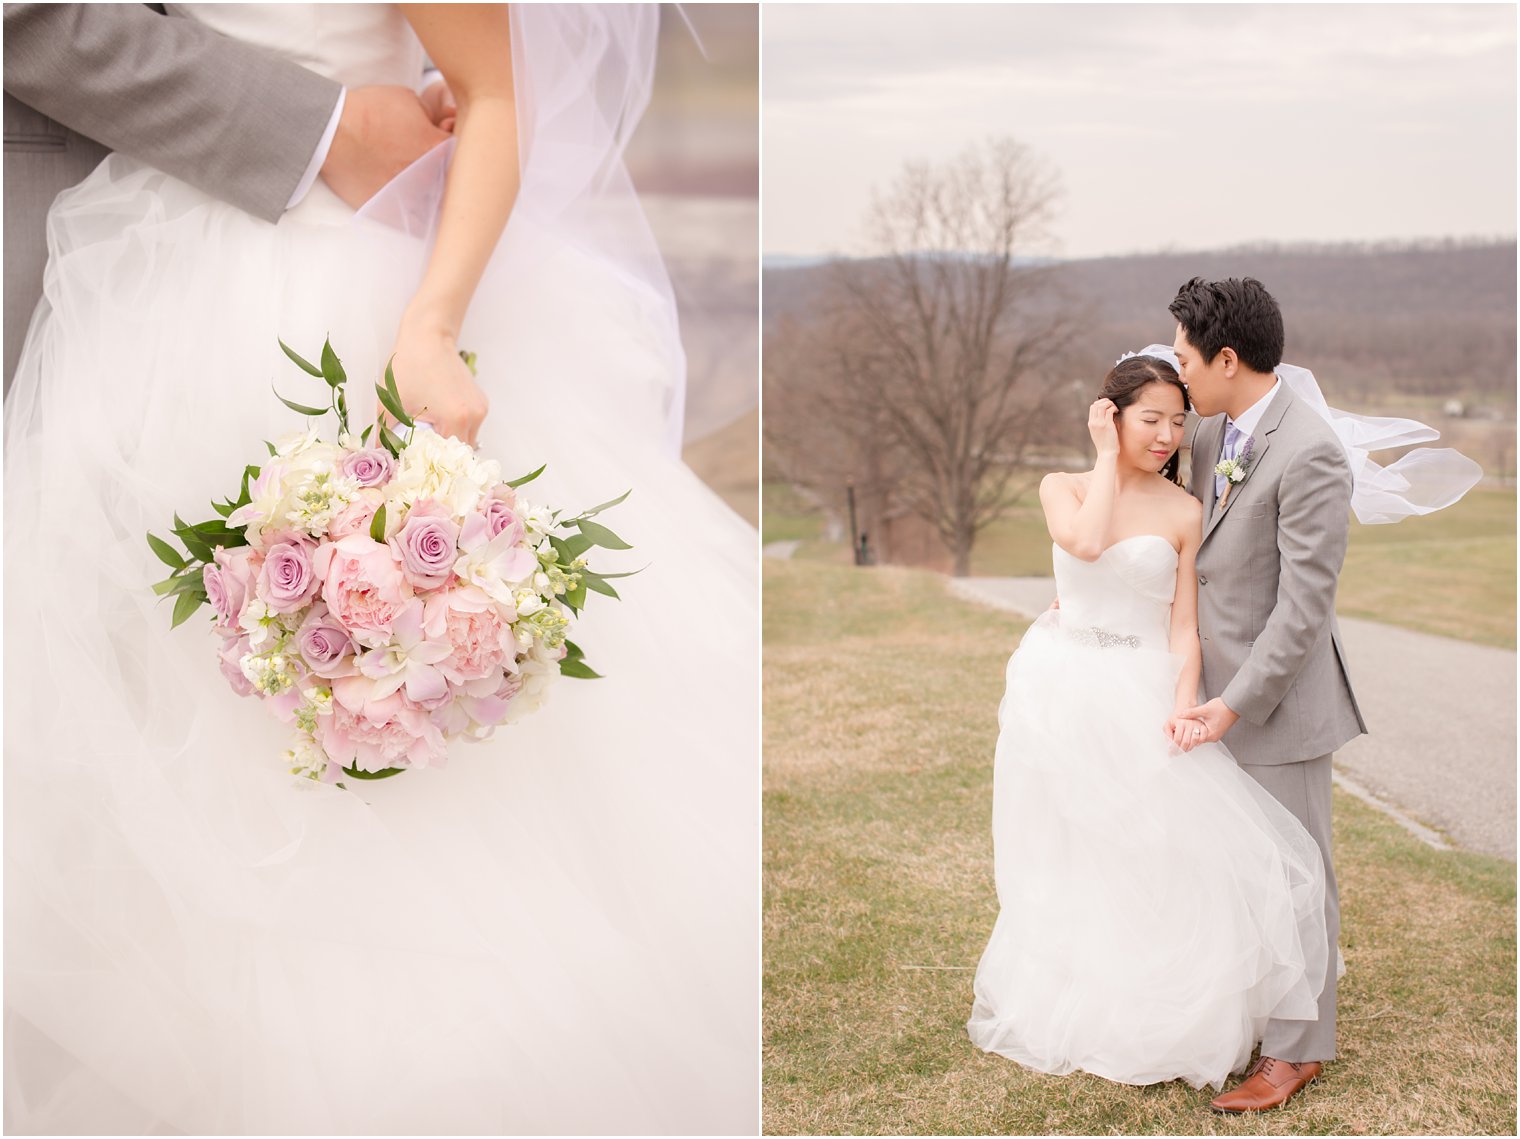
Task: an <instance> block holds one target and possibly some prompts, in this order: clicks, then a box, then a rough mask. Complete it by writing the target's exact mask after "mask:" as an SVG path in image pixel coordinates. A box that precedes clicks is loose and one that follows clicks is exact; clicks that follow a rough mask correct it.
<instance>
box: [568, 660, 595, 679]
mask: <svg viewBox="0 0 1520 1139" xmlns="http://www.w3.org/2000/svg"><path fill="white" fill-rule="evenodd" d="M559 674H560V675H561V676H574V677H576V678H578V679H580V680H600V679H601V678H602V674H601V673H599V672H597V671H596V669H594V668H592V667H591V666H590V665H589V664H587V663H586V662H585V661H583V660H571V659H570V658H569V657H566V658H565V659H564V660H562V661H560V662H559Z"/></svg>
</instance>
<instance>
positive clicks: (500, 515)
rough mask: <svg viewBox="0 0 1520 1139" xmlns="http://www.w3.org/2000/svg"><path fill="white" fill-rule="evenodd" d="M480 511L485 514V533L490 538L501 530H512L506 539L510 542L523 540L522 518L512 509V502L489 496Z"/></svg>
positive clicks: (515, 542)
mask: <svg viewBox="0 0 1520 1139" xmlns="http://www.w3.org/2000/svg"><path fill="white" fill-rule="evenodd" d="M481 513H482V514H484V515H485V516H486V533H487V534H488V535H490V536H491V537H492V538H494V537H496V536H497V535H498V534H500V533H501V532H502V531H503V530H508V529H511V530H512V537H511V538H509V539H507V540H508V541H509V542H511V543H512V544H514V545H515V544H517V543H518V542H521V541H522V540H523V524H522V520H521V519H520V518H518V517H517V514H516V512H515V511H514V510H513V509H512V504H511V503H509V502H507V501H506V500H504V499H501V498H497V497H494V496H493V497H491V498H489V499H487V500H486V501H485V503H484V505H483V506H482V507H481Z"/></svg>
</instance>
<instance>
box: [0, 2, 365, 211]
mask: <svg viewBox="0 0 1520 1139" xmlns="http://www.w3.org/2000/svg"><path fill="white" fill-rule="evenodd" d="M5 89H6V90H7V91H8V92H10V93H11V94H12V95H13V96H15V97H16V98H18V99H20V100H21V101H22V102H24V103H27V104H29V105H31V106H32V107H35V108H36V109H37V110H39V111H41V112H42V113H43V114H45V115H47V116H48V117H49V118H51V119H54V120H56V121H57V122H60V123H62V124H63V125H64V126H66V127H68V128H70V129H71V130H75V131H78V132H79V133H80V134H83V135H86V136H88V137H90V138H93V139H95V140H96V141H97V142H101V143H104V144H105V145H106V146H109V147H110V148H112V149H113V150H120V151H122V152H123V153H125V154H129V155H131V156H132V157H134V158H138V159H141V160H142V161H144V162H147V163H149V164H151V165H153V166H155V167H157V168H158V169H160V170H162V171H164V172H165V173H168V174H172V175H174V176H175V177H177V178H180V179H182V180H184V181H186V182H188V183H190V184H191V185H193V186H195V187H197V188H198V189H201V190H204V191H205V192H206V193H208V194H211V195H213V196H214V197H217V198H220V199H222V200H223V201H226V202H230V203H231V204H233V205H235V206H238V207H239V208H241V209H244V210H247V211H248V212H249V213H251V214H253V215H254V216H256V217H260V218H263V219H265V220H266V221H274V220H275V219H277V218H278V217H279V216H280V214H281V213H283V212H284V210H285V204H286V203H287V202H288V201H289V200H290V195H291V194H292V193H294V192H295V188H296V185H297V183H298V182H300V180H301V176H302V174H304V173H305V172H306V168H307V166H309V165H310V164H311V159H312V155H313V154H314V153H315V152H316V149H317V144H318V143H319V142H320V141H321V139H322V134H323V132H324V131H325V130H326V129H327V124H328V121H329V120H330V119H331V118H332V112H333V108H334V107H335V106H336V105H337V101H338V93H339V91H340V90H341V89H342V88H341V86H340V85H339V84H338V83H336V82H334V81H332V80H330V79H326V78H324V77H322V76H320V75H317V74H316V73H315V72H313V71H308V70H307V69H306V68H304V67H301V66H300V65H299V64H296V63H292V62H291V61H290V60H287V59H282V58H280V57H278V56H276V55H274V54H272V53H270V52H267V51H265V50H263V49H262V48H258V47H254V46H253V45H251V44H245V43H241V42H239V41H237V40H234V39H230V38H228V37H226V36H222V35H219V34H218V33H216V32H214V31H212V30H211V29H210V28H208V27H206V26H205V25H203V24H200V23H198V22H196V21H195V20H189V19H180V18H177V17H173V16H162V15H159V14H158V13H156V12H154V11H152V10H151V9H149V8H148V7H146V6H145V5H142V4H7V5H5Z"/></svg>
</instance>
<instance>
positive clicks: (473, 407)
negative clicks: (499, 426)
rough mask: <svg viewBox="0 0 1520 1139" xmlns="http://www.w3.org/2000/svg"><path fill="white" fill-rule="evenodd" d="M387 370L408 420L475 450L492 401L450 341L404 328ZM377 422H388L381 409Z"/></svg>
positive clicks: (439, 334) (436, 334)
mask: <svg viewBox="0 0 1520 1139" xmlns="http://www.w3.org/2000/svg"><path fill="white" fill-rule="evenodd" d="M391 367H392V369H393V370H394V372H395V376H396V390H397V391H398V392H400V393H401V405H402V407H404V408H405V409H406V413H407V414H408V415H410V416H411V417H412V418H413V419H416V420H419V421H421V422H426V423H428V424H431V425H432V427H433V429H434V430H435V431H437V432H438V434H440V435H452V436H454V438H456V439H460V440H462V441H464V442H466V443H468V444H469V445H470V446H472V447H473V446H475V445H476V443H477V442H478V440H479V434H480V425H481V423H483V422H484V421H485V418H486V412H487V411H488V410H489V409H490V401H489V400H488V399H487V398H486V393H485V392H484V391H483V390H482V389H481V387H480V385H479V384H477V383H476V382H475V376H474V374H473V373H471V371H470V368H469V365H467V364H466V363H465V362H464V361H463V360H462V359H461V358H460V356H459V346H458V345H457V344H456V343H455V342H454V338H453V336H451V335H449V334H448V333H445V332H433V331H418V330H415V329H410V328H408V327H406V326H403V327H402V329H401V332H400V334H399V335H398V336H397V338H396V350H395V355H394V357H393V358H392V361H391ZM377 417H378V418H379V419H383V420H385V421H387V422H389V421H390V417H389V416H388V415H386V414H385V410H384V408H380V409H379V410H378V412H377Z"/></svg>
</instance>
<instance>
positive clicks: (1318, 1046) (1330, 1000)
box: [1226, 740, 1341, 1064]
mask: <svg viewBox="0 0 1520 1139" xmlns="http://www.w3.org/2000/svg"><path fill="white" fill-rule="evenodd" d="M1226 742H1228V740H1227V741H1226ZM1240 766H1241V768H1242V769H1243V770H1244V771H1245V772H1246V773H1247V774H1248V775H1250V776H1251V778H1253V779H1255V780H1256V782H1258V783H1260V784H1261V785H1262V786H1263V787H1264V788H1266V790H1267V791H1268V792H1269V793H1270V794H1271V795H1272V797H1273V798H1274V799H1276V800H1277V801H1278V802H1279V803H1281V804H1282V805H1283V806H1284V807H1286V808H1288V810H1290V811H1292V812H1293V814H1294V816H1295V817H1296V818H1297V819H1298V821H1299V822H1301V823H1303V824H1304V829H1305V830H1307V831H1308V832H1309V833H1310V834H1311V835H1313V836H1314V841H1315V842H1316V843H1317V844H1318V845H1319V852H1320V855H1321V857H1323V858H1324V860H1325V934H1326V938H1327V940H1328V942H1329V948H1330V953H1329V961H1328V962H1327V963H1326V966H1325V987H1324V989H1323V990H1322V991H1321V992H1320V995H1319V1019H1318V1020H1270V1021H1268V1022H1267V1029H1266V1032H1265V1033H1264V1034H1263V1036H1262V1040H1261V1054H1262V1055H1263V1056H1271V1057H1274V1058H1275V1059H1278V1060H1288V1061H1290V1062H1292V1063H1295V1064H1301V1063H1304V1062H1305V1061H1308V1060H1321V1061H1323V1060H1333V1059H1335V981H1336V977H1335V974H1336V943H1337V942H1338V941H1339V939H1340V932H1341V903H1340V895H1339V892H1338V891H1337V889H1336V884H1335V864H1334V862H1333V861H1332V860H1331V857H1330V756H1328V755H1322V756H1320V757H1319V758H1318V759H1308V760H1305V761H1303V762H1302V763H1266V764H1257V763H1242V764H1241V765H1240Z"/></svg>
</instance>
